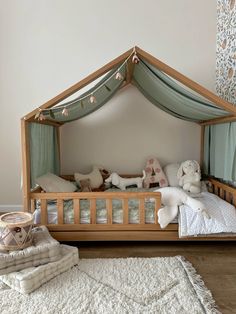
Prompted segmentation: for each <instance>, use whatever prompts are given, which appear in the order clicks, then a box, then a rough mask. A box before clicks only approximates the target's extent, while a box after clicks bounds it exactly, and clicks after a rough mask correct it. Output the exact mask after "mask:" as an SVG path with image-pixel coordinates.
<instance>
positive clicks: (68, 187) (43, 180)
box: [35, 172, 77, 192]
mask: <svg viewBox="0 0 236 314" xmlns="http://www.w3.org/2000/svg"><path fill="white" fill-rule="evenodd" d="M35 181H36V183H37V184H38V185H40V186H41V188H42V189H43V190H44V191H45V192H74V191H76V190H77V187H76V185H75V184H73V183H72V182H69V181H67V180H64V179H62V178H60V177H58V176H56V175H55V174H53V173H50V172H49V173H47V174H44V175H43V176H41V177H39V178H37V179H36V180H35Z"/></svg>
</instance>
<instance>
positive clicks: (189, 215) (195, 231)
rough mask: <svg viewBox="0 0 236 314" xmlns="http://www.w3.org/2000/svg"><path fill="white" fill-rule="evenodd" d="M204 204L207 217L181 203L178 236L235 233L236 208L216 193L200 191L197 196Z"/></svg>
mask: <svg viewBox="0 0 236 314" xmlns="http://www.w3.org/2000/svg"><path fill="white" fill-rule="evenodd" d="M197 199H198V200H199V201H201V202H202V203H203V204H205V205H206V210H207V212H208V214H209V215H210V217H211V218H210V219H207V218H206V217H205V216H203V215H202V214H201V213H196V212H194V211H193V210H192V209H191V208H190V207H189V206H187V205H181V206H180V209H179V237H180V238H181V237H186V236H197V235H207V234H220V235H221V236H223V235H227V236H229V235H230V234H231V235H232V233H236V210H235V207H234V206H233V205H231V204H229V203H228V202H226V201H224V200H222V199H221V198H219V197H218V196H217V195H215V194H212V193H209V192H202V193H201V194H200V196H199V197H198V198H197Z"/></svg>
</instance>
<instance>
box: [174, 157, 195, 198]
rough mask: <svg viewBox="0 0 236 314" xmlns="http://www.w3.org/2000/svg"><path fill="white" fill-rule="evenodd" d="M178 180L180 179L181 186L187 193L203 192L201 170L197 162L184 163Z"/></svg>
mask: <svg viewBox="0 0 236 314" xmlns="http://www.w3.org/2000/svg"><path fill="white" fill-rule="evenodd" d="M177 178H178V179H179V185H180V186H182V187H183V189H184V190H185V191H188V192H190V193H200V192H201V183H200V180H201V170H200V166H199V164H198V162H197V161H196V160H186V161H184V162H182V164H181V165H180V167H179V170H178V172H177Z"/></svg>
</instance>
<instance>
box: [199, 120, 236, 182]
mask: <svg viewBox="0 0 236 314" xmlns="http://www.w3.org/2000/svg"><path fill="white" fill-rule="evenodd" d="M203 171H204V173H205V174H208V175H211V176H214V177H216V178H221V179H224V180H227V181H236V122H229V123H224V124H215V125H209V126H206V127H205V132H204V163H203Z"/></svg>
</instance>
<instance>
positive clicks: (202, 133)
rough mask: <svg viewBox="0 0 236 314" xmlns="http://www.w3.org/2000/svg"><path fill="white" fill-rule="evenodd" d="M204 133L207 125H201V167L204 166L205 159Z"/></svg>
mask: <svg viewBox="0 0 236 314" xmlns="http://www.w3.org/2000/svg"><path fill="white" fill-rule="evenodd" d="M204 133H205V126H204V125H201V144H200V145H201V147H200V167H201V168H203V161H204Z"/></svg>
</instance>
